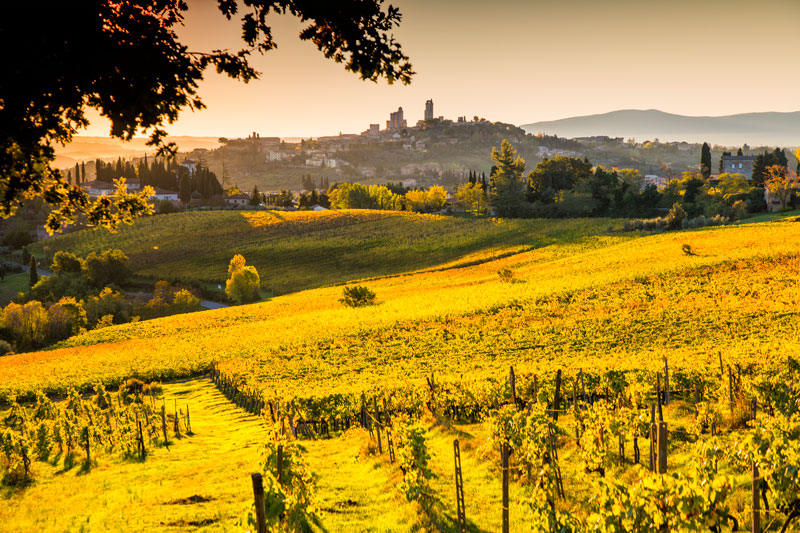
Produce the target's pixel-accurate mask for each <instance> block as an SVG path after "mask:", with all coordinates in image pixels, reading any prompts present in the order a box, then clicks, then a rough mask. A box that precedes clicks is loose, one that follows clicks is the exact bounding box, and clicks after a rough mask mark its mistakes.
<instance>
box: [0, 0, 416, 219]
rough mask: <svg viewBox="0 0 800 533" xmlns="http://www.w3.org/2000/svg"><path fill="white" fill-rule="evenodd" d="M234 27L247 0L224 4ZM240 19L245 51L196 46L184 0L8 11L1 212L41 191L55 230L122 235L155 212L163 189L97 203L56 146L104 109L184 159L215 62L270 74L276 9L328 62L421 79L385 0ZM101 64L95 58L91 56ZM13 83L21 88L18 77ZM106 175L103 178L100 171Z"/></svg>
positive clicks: (3, 36) (270, 3)
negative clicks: (64, 166)
mask: <svg viewBox="0 0 800 533" xmlns="http://www.w3.org/2000/svg"><path fill="white" fill-rule="evenodd" d="M217 4H218V7H219V10H220V12H221V14H222V16H224V17H225V18H227V19H228V20H230V19H232V18H233V17H234V16H238V10H239V2H237V1H236V0H218V2H217ZM245 4H246V6H247V9H246V10H245V11H244V13H243V14H242V16H241V25H242V39H243V40H244V44H245V47H244V48H243V49H241V50H239V51H232V52H229V51H226V50H214V51H211V52H202V51H193V50H190V49H189V48H188V47H187V46H186V45H185V44H184V43H183V42H182V41H181V40H180V39H179V37H178V34H177V32H176V29H178V28H179V27H180V26H182V25H183V23H184V14H185V12H186V11H187V10H188V3H187V2H186V1H185V0H139V1H136V2H134V1H133V0H120V1H114V2H112V1H111V0H93V1H92V0H90V1H86V2H78V3H74V2H60V3H59V2H51V3H48V5H47V6H46V9H43V8H42V6H41V5H39V4H36V3H31V2H12V3H11V4H9V5H6V6H4V11H3V17H2V22H0V49H2V50H6V51H9V50H13V51H14V53H7V54H4V57H3V72H4V75H3V79H2V81H0V102H2V103H3V105H2V106H0V191H2V200H0V214H2V216H3V217H4V218H5V217H8V216H10V215H12V214H13V213H14V211H15V210H16V209H17V208H18V207H19V205H20V202H21V201H22V199H23V197H26V195H30V194H34V195H40V196H42V197H43V198H44V199H45V200H46V201H47V203H48V204H50V205H51V206H52V207H53V208H54V209H53V210H52V211H51V213H50V216H49V218H48V221H47V228H48V230H49V231H58V230H60V229H61V228H62V227H63V225H64V224H65V223H70V222H72V221H74V220H75V219H76V218H77V216H78V214H79V213H85V214H86V215H87V221H88V223H89V224H91V225H97V226H104V227H108V228H111V229H114V228H116V227H117V226H118V224H120V223H125V222H129V221H131V220H132V219H133V217H135V216H138V215H141V214H143V213H147V212H150V205H149V204H148V202H147V197H148V195H149V194H150V193H151V192H152V191H151V190H149V189H146V188H145V189H144V190H143V191H142V192H141V193H136V194H131V195H128V196H111V197H106V198H104V199H100V200H92V199H91V198H90V197H89V196H88V194H87V193H86V192H84V191H82V190H81V189H80V188H79V187H77V186H75V185H70V184H68V183H67V182H66V179H65V176H64V174H63V173H62V172H60V171H58V170H56V169H53V168H52V166H51V164H52V162H53V160H54V156H55V151H54V148H53V145H54V144H57V143H62V144H65V143H68V142H69V141H70V140H71V139H72V137H73V135H74V134H75V133H76V132H77V131H78V130H79V129H80V128H82V127H84V126H86V125H87V124H88V120H87V118H86V111H87V109H89V108H93V109H95V110H97V111H99V112H100V114H101V115H103V116H105V117H107V118H108V119H109V120H110V121H111V131H110V134H111V136H112V137H116V138H119V139H123V140H130V139H131V138H132V137H133V136H134V134H136V133H137V132H139V131H146V132H150V141H149V142H150V145H152V146H157V147H158V149H159V153H160V155H165V154H167V153H173V154H174V153H175V151H176V146H175V145H174V144H172V143H166V142H165V141H164V137H165V135H166V132H165V131H164V129H163V125H164V124H167V123H171V122H174V121H175V120H176V119H177V118H178V116H179V114H180V112H181V111H182V110H185V109H189V110H196V109H202V108H203V107H204V104H203V101H202V99H201V98H200V97H199V95H198V93H197V89H198V86H199V83H200V82H201V81H202V80H203V76H204V72H205V70H206V69H207V68H208V67H214V68H216V70H217V71H219V72H221V73H225V74H227V75H228V76H230V77H232V78H235V79H238V80H242V81H249V80H252V79H255V78H257V77H258V76H259V73H258V72H257V71H256V70H255V69H254V68H253V67H252V66H251V65H250V64H249V62H248V58H249V56H250V55H251V54H252V53H253V52H258V53H265V52H268V51H269V50H272V49H273V48H275V47H276V43H275V40H274V39H273V35H272V31H271V28H270V26H269V22H270V21H271V20H273V18H270V15H272V12H276V13H289V14H291V15H293V16H295V17H297V18H298V19H299V20H300V21H301V22H303V23H304V24H305V27H304V28H303V30H302V31H301V32H300V35H299V37H300V39H301V40H307V41H311V42H312V43H313V44H314V45H315V46H316V47H317V48H318V49H319V50H320V51H321V52H322V53H323V54H324V55H325V57H327V58H330V59H332V60H333V61H335V62H337V63H343V64H344V67H345V69H346V70H349V71H351V72H354V73H356V74H358V75H359V76H360V77H361V79H364V80H371V81H377V80H378V79H380V78H385V79H386V80H387V81H388V82H389V83H393V82H395V81H400V82H402V83H410V81H411V78H412V76H413V74H414V72H413V70H412V68H411V65H410V63H409V62H408V57H407V56H406V55H404V54H403V53H402V50H401V47H400V44H398V43H397V41H395V40H394V37H393V35H392V33H391V32H392V31H393V29H394V28H395V26H397V25H398V24H399V23H400V21H401V19H402V17H401V14H400V11H399V10H398V9H397V8H395V7H393V6H387V7H385V8H384V6H383V4H382V2H381V1H380V0H340V1H337V2H335V3H329V2H301V1H299V0H247V2H245ZM87 58H91V60H87ZM12 80H13V82H12ZM98 178H99V176H98Z"/></svg>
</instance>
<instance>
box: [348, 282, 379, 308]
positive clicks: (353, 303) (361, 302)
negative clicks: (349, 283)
mask: <svg viewBox="0 0 800 533" xmlns="http://www.w3.org/2000/svg"><path fill="white" fill-rule="evenodd" d="M342 293H343V294H342V298H341V299H340V300H339V301H340V302H342V303H343V304H344V305H346V306H347V307H364V306H367V305H375V293H374V292H372V291H371V290H370V289H369V288H368V287H364V286H363V285H355V286H353V287H345V288H344V291H342Z"/></svg>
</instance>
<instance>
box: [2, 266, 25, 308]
mask: <svg viewBox="0 0 800 533" xmlns="http://www.w3.org/2000/svg"><path fill="white" fill-rule="evenodd" d="M29 282H30V275H29V274H28V273H27V272H20V273H19V274H9V275H7V276H6V277H5V279H4V280H3V281H0V306H6V305H8V302H10V301H11V299H12V298H14V297H16V296H17V294H19V293H20V292H22V291H26V290H28V283H29Z"/></svg>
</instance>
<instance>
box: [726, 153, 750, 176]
mask: <svg viewBox="0 0 800 533" xmlns="http://www.w3.org/2000/svg"><path fill="white" fill-rule="evenodd" d="M755 159H756V156H754V155H723V156H722V172H727V173H728V174H741V175H743V176H744V177H745V178H747V179H752V178H753V161H755Z"/></svg>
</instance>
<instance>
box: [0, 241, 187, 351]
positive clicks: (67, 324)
mask: <svg viewBox="0 0 800 533" xmlns="http://www.w3.org/2000/svg"><path fill="white" fill-rule="evenodd" d="M50 269H51V270H52V274H51V275H49V276H43V277H41V278H39V276H38V274H37V272H36V260H35V258H34V259H33V260H32V261H31V287H30V289H29V290H28V291H27V292H25V293H21V294H20V296H18V297H17V298H15V300H17V301H16V302H12V303H10V304H8V306H6V307H5V308H4V309H2V310H1V311H0V355H3V354H5V353H8V352H10V351H16V352H22V351H29V350H36V349H39V348H43V347H45V346H48V345H50V344H53V343H55V342H58V341H60V340H63V339H66V338H69V337H71V336H73V335H77V334H79V333H81V332H83V331H86V330H89V329H96V328H102V327H106V326H110V325H112V324H122V323H125V322H131V321H136V320H139V319H140V318H145V319H146V318H156V317H159V316H167V315H172V314H176V313H186V312H190V311H196V310H198V309H199V308H200V299H199V298H198V297H197V296H196V295H195V294H193V293H192V292H191V291H189V290H187V289H186V288H183V287H176V286H172V285H170V284H169V283H167V282H165V281H159V282H157V283H156V284H155V287H154V291H153V294H152V296H151V297H150V298H149V299H148V300H147V301H142V302H141V303H137V302H135V301H134V300H133V299H131V298H129V297H127V296H126V295H125V294H124V293H123V292H122V287H123V286H124V285H125V284H126V283H127V282H128V281H129V280H130V278H131V276H132V271H131V270H130V268H129V267H128V257H127V256H126V255H125V254H124V253H122V251H120V250H106V251H105V252H102V253H100V254H98V253H95V252H91V253H90V254H89V255H88V256H86V258H80V257H77V256H76V255H74V254H71V253H69V252H64V251H58V252H56V253H55V255H54V256H53V261H52V264H51V265H50Z"/></svg>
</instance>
